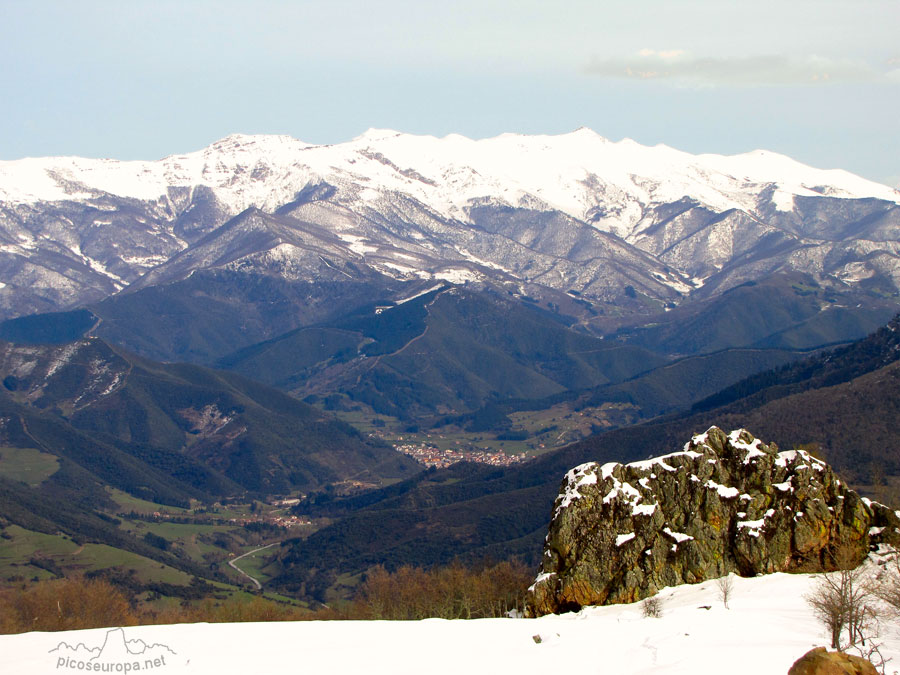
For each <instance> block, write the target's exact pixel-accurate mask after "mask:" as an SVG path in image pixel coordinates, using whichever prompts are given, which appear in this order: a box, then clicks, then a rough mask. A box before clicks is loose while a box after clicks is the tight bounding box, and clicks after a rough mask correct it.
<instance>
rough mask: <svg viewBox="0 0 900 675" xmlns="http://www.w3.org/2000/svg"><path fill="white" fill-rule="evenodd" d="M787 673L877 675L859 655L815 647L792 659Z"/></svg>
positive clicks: (803, 674) (792, 674) (873, 668)
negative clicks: (792, 661)
mask: <svg viewBox="0 0 900 675" xmlns="http://www.w3.org/2000/svg"><path fill="white" fill-rule="evenodd" d="M788 675H878V671H877V670H876V669H875V666H873V665H872V664H871V662H869V661H866V660H865V659H864V658H861V657H859V656H853V655H852V654H844V653H843V652H829V651H828V650H827V649H825V647H816V648H815V649H810V650H809V651H808V652H806V654H804V655H803V656H801V657H800V658H799V659H797V660H796V661H794V665H793V666H791V669H790V670H789V671H788Z"/></svg>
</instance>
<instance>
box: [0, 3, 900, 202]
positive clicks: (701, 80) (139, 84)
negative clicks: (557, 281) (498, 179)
mask: <svg viewBox="0 0 900 675" xmlns="http://www.w3.org/2000/svg"><path fill="white" fill-rule="evenodd" d="M898 28H900V2H898V0H852V1H844V0H779V1H778V2H774V1H772V0H754V1H753V2H750V1H749V0H629V1H625V0H622V1H621V2H602V1H598V0H593V1H590V2H588V1H584V2H582V1H581V0H574V1H570V2H566V1H561V2H548V1H547V0H543V1H541V2H537V1H533V0H515V1H511V0H509V1H508V0H480V1H479V2H475V1H472V0H458V1H456V2H453V1H450V0H443V1H442V2H430V1H428V0H417V1H413V0H380V1H378V0H371V1H368V2H363V1H359V0H328V1H322V2H319V1H308V2H287V1H275V0H268V1H266V0H263V1H256V2H252V3H251V2H229V1H221V0H220V1H218V2H206V1H199V0H198V1H193V2H192V1H190V0H181V1H178V2H176V1H166V0H162V1H157V2H149V1H141V0H129V1H127V2H125V1H122V0H115V1H99V0H81V1H78V2H70V1H66V2H62V1H60V2H54V1H44V2H42V1H41V0H30V1H21V2H20V1H18V0H0V56H2V63H3V68H2V69H0V87H2V97H0V158H2V159H15V158H18V157H23V156H40V155H64V154H78V155H85V156H93V157H117V158H122V159H134V158H143V159H155V158H158V157H162V156H165V155H167V154H172V153H177V152H186V151H190V150H195V149H198V148H200V147H203V146H204V145H207V144H208V143H210V142H212V141H214V140H216V139H218V138H221V137H222V136H225V135H227V134H229V133H232V132H243V133H285V134H290V135H292V136H295V137H297V138H301V139H303V140H305V141H309V142H314V143H332V142H340V141H343V140H348V139H350V138H352V137H354V136H356V135H358V134H360V133H362V132H363V131H365V130H366V129H367V128H369V127H388V128H393V129H398V130H400V131H407V132H412V133H430V134H435V135H444V134H447V133H453V132H456V133H462V134H465V135H467V136H471V137H475V138H481V137H485V136H493V135H496V134H499V133H502V132H504V131H513V132H520V133H562V132H566V131H571V130H573V129H575V128H577V127H579V126H582V125H584V126H589V127H591V128H592V129H594V130H595V131H597V132H598V133H600V134H602V135H604V136H607V137H608V138H611V139H614V140H618V139H620V138H623V137H626V136H627V137H630V138H634V139H635V140H637V141H639V142H641V143H646V144H655V143H666V144H667V145H671V146H674V147H677V148H680V149H683V150H688V151H691V152H721V153H734V152H744V151H748V150H752V149H755V148H760V147H762V148H767V149H770V150H774V151H777V152H783V153H785V154H789V155H791V156H794V157H796V158H797V159H799V160H801V161H804V162H807V163H810V164H813V165H815V166H820V167H826V168H832V167H840V168H846V169H848V170H851V171H854V172H857V173H860V174H862V175H864V176H867V177H869V178H872V179H875V180H881V181H882V182H890V183H892V184H896V183H897V182H898V181H900V134H898V132H897V121H896V120H897V118H898V117H900V114H898V110H900V43H898V40H897V31H898Z"/></svg>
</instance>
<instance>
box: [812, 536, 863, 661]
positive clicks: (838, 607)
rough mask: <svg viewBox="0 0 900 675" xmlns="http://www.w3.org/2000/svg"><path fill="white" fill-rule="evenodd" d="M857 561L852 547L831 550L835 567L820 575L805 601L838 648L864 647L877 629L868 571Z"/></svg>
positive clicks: (832, 645)
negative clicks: (857, 564) (835, 568)
mask: <svg viewBox="0 0 900 675" xmlns="http://www.w3.org/2000/svg"><path fill="white" fill-rule="evenodd" d="M856 562H857V561H856V560H855V557H854V555H853V553H852V551H850V550H849V549H839V550H838V551H837V552H836V553H835V554H834V564H835V566H836V567H837V568H838V569H837V571H836V572H829V573H823V574H821V575H819V577H818V578H817V580H816V583H815V585H814V587H813V589H812V591H810V593H809V594H808V595H807V596H806V602H807V604H809V606H810V607H811V608H812V610H813V613H814V614H815V616H816V618H818V619H819V621H820V622H821V623H822V624H823V625H824V626H825V628H826V629H827V630H828V632H829V634H830V635H831V647H832V648H833V649H838V650H841V651H846V650H847V649H848V648H850V647H854V646H857V645H858V646H860V647H865V646H866V643H867V641H872V640H873V639H874V638H875V637H877V633H878V613H877V606H876V604H875V602H874V600H875V596H874V594H873V593H872V582H871V579H870V577H869V572H868V570H867V569H866V568H865V567H864V566H858V567H857V566H856ZM870 646H871V645H870Z"/></svg>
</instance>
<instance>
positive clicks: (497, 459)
mask: <svg viewBox="0 0 900 675" xmlns="http://www.w3.org/2000/svg"><path fill="white" fill-rule="evenodd" d="M394 449H395V450H397V451H398V452H402V453H403V454H404V455H409V456H410V457H412V458H413V459H415V460H416V461H417V462H419V463H421V464H424V465H425V466H434V467H437V468H438V469H442V468H444V467H448V466H450V465H451V464H456V463H457V462H478V463H479V464H490V465H491V466H510V465H511V464H519V463H520V462H524V461H526V460H527V459H528V456H527V455H526V454H525V453H524V452H522V453H516V454H506V453H505V452H502V451H494V452H491V451H489V450H475V449H471V448H463V447H461V448H446V449H444V450H442V449H441V448H439V447H437V446H436V445H432V444H430V443H395V444H394Z"/></svg>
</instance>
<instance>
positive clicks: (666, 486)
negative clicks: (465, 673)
mask: <svg viewBox="0 0 900 675" xmlns="http://www.w3.org/2000/svg"><path fill="white" fill-rule="evenodd" d="M898 527H900V519H898V518H897V515H896V514H895V513H894V512H893V511H891V510H890V509H888V508H887V507H884V506H882V505H880V504H877V503H874V502H870V501H869V500H867V499H864V498H861V497H859V495H857V494H856V493H855V492H854V491H852V490H850V489H848V488H846V486H845V485H844V484H843V483H842V482H841V481H840V480H839V479H838V478H837V476H836V475H835V474H834V472H833V471H832V470H831V468H830V467H829V466H828V465H827V464H825V463H824V462H822V461H820V460H818V459H816V458H815V457H812V456H811V455H809V454H808V453H806V452H804V451H802V450H791V451H787V452H778V448H777V447H776V446H775V445H774V444H772V445H765V444H764V443H762V442H761V441H759V440H758V439H755V438H754V437H753V436H752V435H751V434H750V433H749V432H747V431H745V430H743V429H741V430H738V431H733V432H731V433H730V434H726V433H725V432H723V431H722V430H721V429H719V428H717V427H712V428H710V429H709V430H708V431H707V432H706V433H703V434H700V435H698V436H695V437H694V438H693V439H692V440H691V441H690V442H689V443H687V444H686V445H685V447H684V450H683V451H681V452H676V453H673V454H670V455H666V456H663V457H657V458H656V459H651V460H647V461H643V462H635V463H632V464H627V465H623V464H618V463H610V464H604V465H603V466H600V465H598V464H597V463H596V462H591V463H588V464H583V465H581V466H579V467H576V468H574V469H572V470H571V471H569V472H568V473H567V474H566V477H565V479H564V480H563V483H562V486H561V489H560V494H559V496H558V497H557V498H556V502H555V504H554V511H553V519H552V521H551V523H550V531H549V533H548V534H547V538H546V540H545V544H544V555H543V560H542V563H541V571H540V574H539V575H538V577H537V579H536V580H535V583H534V585H533V586H532V587H531V589H530V591H531V592H530V599H529V600H530V611H531V613H532V614H533V615H542V614H548V613H558V612H562V611H568V610H577V609H578V608H580V607H582V606H584V605H603V604H612V603H620V602H635V601H637V600H640V599H642V598H645V597H648V596H650V595H653V594H655V593H656V592H657V591H658V590H659V589H660V588H663V587H665V586H674V585H678V584H683V583H698V582H701V581H704V580H706V579H713V578H717V577H720V576H723V575H725V574H727V573H729V572H735V573H737V574H740V575H742V576H753V575H756V574H766V573H771V572H787V571H795V570H800V569H807V568H816V567H818V566H823V567H824V568H826V569H829V568H833V565H834V560H835V557H836V552H837V550H838V549H839V548H840V549H842V551H848V550H849V551H851V552H852V554H853V556H854V557H855V558H856V559H857V560H859V561H861V560H862V559H863V558H864V557H865V556H866V555H867V553H868V551H869V548H870V546H872V545H874V544H877V543H881V542H882V541H890V542H892V543H893V542H895V541H896V540H897V538H898V533H900V530H898V529H897V528H898Z"/></svg>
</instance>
